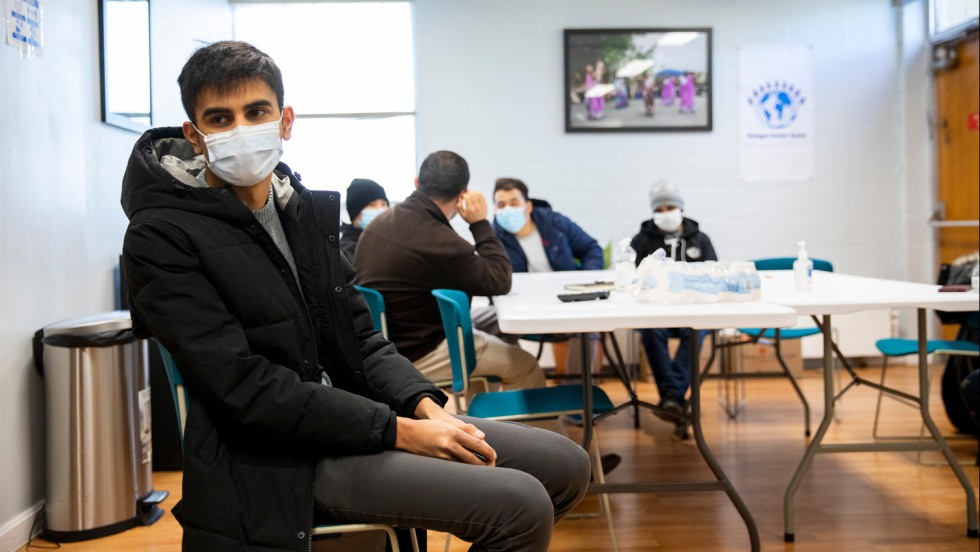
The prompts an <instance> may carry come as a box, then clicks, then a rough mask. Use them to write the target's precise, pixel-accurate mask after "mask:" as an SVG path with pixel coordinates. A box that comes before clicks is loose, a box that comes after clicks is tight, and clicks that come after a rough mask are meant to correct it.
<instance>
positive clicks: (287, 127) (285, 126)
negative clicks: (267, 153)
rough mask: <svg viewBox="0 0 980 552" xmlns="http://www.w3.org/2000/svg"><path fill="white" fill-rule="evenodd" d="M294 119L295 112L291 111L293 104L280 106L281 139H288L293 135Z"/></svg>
mask: <svg viewBox="0 0 980 552" xmlns="http://www.w3.org/2000/svg"><path fill="white" fill-rule="evenodd" d="M295 120H296V113H294V112H293V106H291V105H287V106H286V107H284V108H282V127H281V129H282V139H283V140H289V138H290V137H291V136H292V135H293V121H295Z"/></svg>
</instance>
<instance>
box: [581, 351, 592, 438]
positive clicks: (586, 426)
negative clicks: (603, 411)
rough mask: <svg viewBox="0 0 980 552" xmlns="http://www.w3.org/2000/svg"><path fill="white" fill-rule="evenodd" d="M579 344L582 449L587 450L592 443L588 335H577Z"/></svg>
mask: <svg viewBox="0 0 980 552" xmlns="http://www.w3.org/2000/svg"><path fill="white" fill-rule="evenodd" d="M579 343H580V345H581V352H582V404H583V405H584V406H585V411H584V412H582V429H583V431H582V448H584V449H585V450H589V445H590V444H591V442H592V424H593V419H592V416H593V408H592V365H591V364H590V362H589V335H588V334H586V333H583V334H579Z"/></svg>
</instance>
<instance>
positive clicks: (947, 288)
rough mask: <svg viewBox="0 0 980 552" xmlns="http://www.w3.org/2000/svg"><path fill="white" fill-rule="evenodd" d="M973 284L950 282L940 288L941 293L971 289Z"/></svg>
mask: <svg viewBox="0 0 980 552" xmlns="http://www.w3.org/2000/svg"><path fill="white" fill-rule="evenodd" d="M972 289H973V286H971V285H970V284H949V285H945V286H943V287H941V288H939V291H940V292H941V293H950V292H957V291H971V290H972Z"/></svg>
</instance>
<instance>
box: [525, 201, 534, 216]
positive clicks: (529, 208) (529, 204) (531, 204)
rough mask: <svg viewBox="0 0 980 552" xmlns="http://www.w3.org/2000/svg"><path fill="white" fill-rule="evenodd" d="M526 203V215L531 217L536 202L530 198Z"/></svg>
mask: <svg viewBox="0 0 980 552" xmlns="http://www.w3.org/2000/svg"><path fill="white" fill-rule="evenodd" d="M524 203H525V205H524V214H525V215H527V216H531V211H533V210H534V202H532V201H531V198H528V199H527V201H525V202H524Z"/></svg>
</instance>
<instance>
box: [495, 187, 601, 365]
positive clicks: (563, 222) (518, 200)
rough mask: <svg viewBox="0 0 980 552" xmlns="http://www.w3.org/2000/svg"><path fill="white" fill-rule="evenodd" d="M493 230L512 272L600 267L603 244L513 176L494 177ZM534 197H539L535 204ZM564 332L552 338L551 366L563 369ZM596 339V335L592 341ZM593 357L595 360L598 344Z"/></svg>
mask: <svg viewBox="0 0 980 552" xmlns="http://www.w3.org/2000/svg"><path fill="white" fill-rule="evenodd" d="M493 201H494V203H495V204H496V208H497V209H496V215H495V217H494V224H493V229H494V231H495V232H496V233H497V237H498V238H500V241H501V242H502V243H503V244H504V248H505V249H507V256H508V257H510V264H511V267H512V268H513V270H514V272H554V271H562V270H602V269H603V255H602V248H601V247H599V243H598V242H596V241H595V239H594V238H592V236H590V235H588V234H586V233H585V231H584V230H582V228H581V227H579V225H577V224H575V223H574V222H572V221H571V219H569V218H568V217H566V216H564V215H562V214H561V213H558V212H555V211H553V210H552V209H551V206H550V205H549V206H544V205H541V204H540V202H538V200H533V199H530V197H529V196H528V189H527V185H526V184H524V182H522V181H520V180H518V179H516V178H498V179H497V182H496V183H495V184H494V189H493ZM536 202H538V203H537V204H536ZM568 337H569V336H564V339H560V340H554V341H552V352H553V354H554V356H555V367H556V368H557V369H558V370H559V371H563V370H564V369H565V359H566V357H567V351H568V341H567V338H568ZM597 341H598V335H596V336H595V340H594V342H597ZM593 353H594V354H593V355H592V358H593V359H598V358H599V355H598V347H596V351H593Z"/></svg>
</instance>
